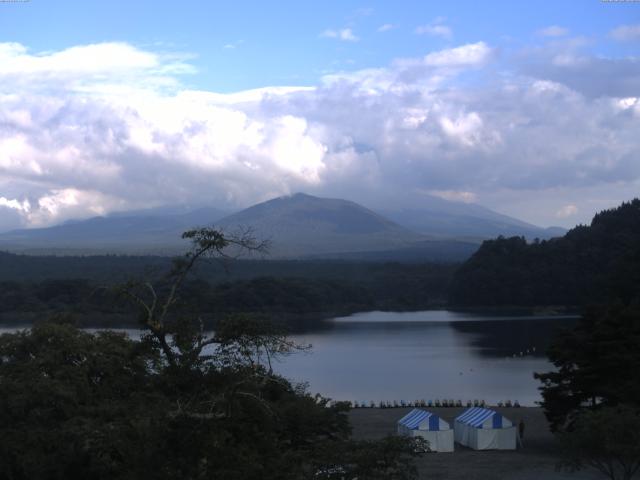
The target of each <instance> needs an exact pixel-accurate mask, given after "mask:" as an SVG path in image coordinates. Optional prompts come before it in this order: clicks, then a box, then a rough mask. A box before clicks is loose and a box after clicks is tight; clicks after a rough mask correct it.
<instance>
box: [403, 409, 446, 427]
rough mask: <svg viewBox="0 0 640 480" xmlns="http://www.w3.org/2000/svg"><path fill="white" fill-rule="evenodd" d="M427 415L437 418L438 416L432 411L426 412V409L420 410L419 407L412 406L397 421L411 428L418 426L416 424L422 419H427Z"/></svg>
mask: <svg viewBox="0 0 640 480" xmlns="http://www.w3.org/2000/svg"><path fill="white" fill-rule="evenodd" d="M429 417H435V418H438V416H437V415H436V414H434V413H431V412H427V411H426V410H422V409H420V408H414V409H413V410H411V411H410V412H409V413H407V414H406V415H405V416H404V417H402V418H401V419H400V420H398V423H399V424H400V425H404V426H405V427H407V428H409V429H412V430H413V429H416V428H418V425H420V423H421V422H422V421H424V420H426V419H428V418H429Z"/></svg>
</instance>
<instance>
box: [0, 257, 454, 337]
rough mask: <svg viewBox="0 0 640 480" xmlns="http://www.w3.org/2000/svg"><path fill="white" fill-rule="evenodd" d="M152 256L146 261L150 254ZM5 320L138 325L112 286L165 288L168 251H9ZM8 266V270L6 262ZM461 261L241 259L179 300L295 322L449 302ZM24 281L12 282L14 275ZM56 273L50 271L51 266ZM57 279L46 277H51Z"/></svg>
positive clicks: (210, 316)
mask: <svg viewBox="0 0 640 480" xmlns="http://www.w3.org/2000/svg"><path fill="white" fill-rule="evenodd" d="M145 259H146V260H148V263H147V264H145V263H144V260H145ZM0 262H2V265H1V266H2V269H1V271H2V277H5V278H3V279H2V280H0V321H2V322H3V323H5V324H7V323H21V322H32V321H34V320H37V319H40V318H43V317H46V316H47V315H49V314H52V313H61V312H66V313H71V314H73V315H74V316H75V317H76V318H77V321H78V322H79V323H80V324H84V325H100V326H106V325H110V324H111V325H115V324H118V325H134V324H135V323H136V319H135V318H134V317H132V316H131V314H130V309H128V308H127V306H126V303H125V302H124V301H123V299H120V298H118V296H117V295H116V293H115V292H114V291H113V289H112V287H113V286H115V285H118V284H119V283H122V282H124V281H126V279H128V278H136V277H137V279H149V280H150V281H152V282H153V283H154V284H156V285H157V286H158V287H159V288H162V276H161V275H160V274H159V273H158V272H162V268H161V267H162V266H163V265H169V261H168V260H167V259H164V258H161V257H118V256H111V257H110V256H101V257H27V256H17V255H9V254H3V255H2V257H1V258H0ZM5 267H6V268H5ZM455 268H456V265H446V264H415V265H410V264H402V263H372V262H338V261H336V262H331V261H308V262H301V261H291V262H285V261H275V262H269V261H238V262H234V263H233V265H232V266H231V267H230V268H229V269H226V270H225V268H223V266H221V265H220V264H218V263H208V264H204V263H203V264H201V265H199V266H198V269H197V271H196V272H195V273H194V275H193V276H192V277H191V278H190V280H189V281H188V282H187V283H186V284H185V285H184V287H183V289H182V291H181V295H180V301H181V303H183V304H184V305H192V306H196V307H197V309H198V311H199V312H200V314H201V315H203V317H204V319H205V321H213V320H215V319H216V318H219V317H220V316H222V315H224V314H227V313H236V312H251V313H258V314H266V315H269V316H271V317H277V318H280V319H282V320H284V321H286V322H287V323H289V324H290V326H291V327H294V328H295V327H303V326H309V325H308V324H309V322H314V323H315V321H316V320H318V319H319V318H322V317H326V316H328V315H333V314H348V313H351V312H354V311H360V310H370V309H383V310H391V309H393V310H407V309H421V308H433V307H439V306H443V305H444V304H445V303H446V298H447V291H448V286H449V282H450V280H451V278H452V276H453V272H454V271H455ZM12 271H13V272H15V273H14V274H13V277H14V278H15V277H17V278H18V279H19V280H8V279H6V277H9V276H11V273H8V272H12ZM52 271H55V272H57V275H51V272H52ZM50 275H51V277H53V278H51V277H50V278H47V279H43V277H47V276H50Z"/></svg>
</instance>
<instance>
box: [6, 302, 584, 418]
mask: <svg viewBox="0 0 640 480" xmlns="http://www.w3.org/2000/svg"><path fill="white" fill-rule="evenodd" d="M575 322H576V317H569V316H566V317H533V316H505V315H502V316H496V315H494V316H491V315H487V314H471V313H458V312H451V311H446V310H437V311H424V312H403V313H399V312H366V313H358V314H354V315H351V316H348V317H340V318H334V319H332V320H330V321H329V322H328V327H327V328H326V329H322V330H320V331H316V332H311V333H305V334H298V335H293V336H292V337H293V339H294V340H296V341H297V342H298V343H301V344H309V343H310V344H311V345H312V346H313V348H312V350H311V351H310V352H309V353H297V354H294V355H291V356H289V357H286V358H284V359H282V360H281V361H280V362H278V363H276V364H275V365H274V368H275V370H277V371H278V372H279V373H281V374H282V375H284V376H286V377H287V378H289V379H290V380H292V381H294V382H302V381H306V382H308V383H309V390H310V391H311V392H313V393H316V392H317V393H321V394H322V395H324V396H328V397H330V398H332V399H335V400H351V401H358V402H367V403H368V402H370V401H375V402H376V403H378V402H380V401H394V400H396V401H398V402H399V401H401V400H405V401H415V400H422V399H424V400H426V401H429V400H433V401H435V400H436V399H445V398H446V399H453V400H461V401H463V402H466V401H467V400H474V399H478V400H485V401H486V402H488V403H491V404H496V403H497V402H499V401H503V402H504V401H506V400H511V401H515V400H517V401H518V402H519V403H520V404H521V405H523V406H524V405H534V404H535V402H536V401H539V400H540V399H541V397H540V394H539V392H538V386H539V382H538V381H536V380H534V378H533V372H545V371H549V370H550V369H552V368H553V366H552V365H551V364H550V363H549V362H548V361H547V359H546V357H545V354H544V353H545V350H546V348H547V346H548V345H549V341H550V339H551V338H552V336H553V334H554V332H555V331H556V330H557V329H559V328H566V327H571V326H572V325H574V324H575ZM12 330H15V329H14V328H0V333H2V332H3V331H12ZM127 332H128V333H129V334H130V335H131V336H132V337H134V338H135V337H137V336H138V335H139V331H138V330H127Z"/></svg>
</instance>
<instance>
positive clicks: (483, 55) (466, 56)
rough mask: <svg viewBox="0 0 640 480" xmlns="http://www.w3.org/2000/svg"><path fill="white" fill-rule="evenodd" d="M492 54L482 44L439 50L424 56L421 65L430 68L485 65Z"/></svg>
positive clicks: (485, 45)
mask: <svg viewBox="0 0 640 480" xmlns="http://www.w3.org/2000/svg"><path fill="white" fill-rule="evenodd" d="M491 54H492V50H491V48H489V47H488V46H487V44H486V43H484V42H478V43H470V44H467V45H462V46H460V47H455V48H449V49H446V50H440V51H438V52H433V53H430V54H428V55H426V56H425V57H424V59H423V63H424V64H425V65H427V66H432V67H468V66H475V65H482V64H484V63H486V62H487V61H488V60H489V58H490V56H491Z"/></svg>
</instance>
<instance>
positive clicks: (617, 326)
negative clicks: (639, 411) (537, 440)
mask: <svg viewBox="0 0 640 480" xmlns="http://www.w3.org/2000/svg"><path fill="white" fill-rule="evenodd" d="M638 345H640V308H639V307H638V306H634V305H631V306H624V305H622V304H620V303H617V304H614V305H612V306H608V307H591V308H589V309H588V310H587V312H586V313H585V315H584V316H583V317H582V318H581V319H580V321H579V323H578V325H577V326H576V327H575V328H574V329H571V330H566V331H564V332H562V333H560V334H559V335H558V336H557V337H556V339H555V340H554V342H553V343H552V345H551V347H550V348H549V351H548V355H549V359H550V360H551V362H552V363H553V364H554V365H555V367H556V370H555V371H552V372H547V373H537V374H535V377H536V378H537V379H539V380H540V381H541V382H542V387H541V388H540V389H541V391H542V397H543V402H542V405H543V407H544V409H545V414H546V415H547V418H548V420H549V421H550V423H551V428H552V429H553V430H554V431H562V430H564V429H567V428H568V427H570V426H571V424H572V422H573V419H574V418H575V416H576V415H578V414H579V413H581V412H582V411H583V410H586V409H593V408H596V407H599V406H615V405H618V404H623V403H626V404H630V405H635V406H639V407H640V381H638V379H639V378H640V377H639V376H638V372H640V349H639V348H638Z"/></svg>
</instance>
